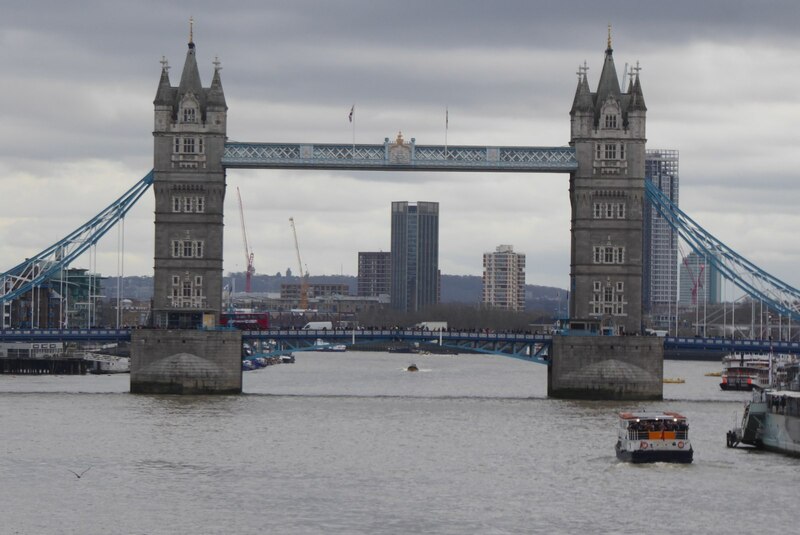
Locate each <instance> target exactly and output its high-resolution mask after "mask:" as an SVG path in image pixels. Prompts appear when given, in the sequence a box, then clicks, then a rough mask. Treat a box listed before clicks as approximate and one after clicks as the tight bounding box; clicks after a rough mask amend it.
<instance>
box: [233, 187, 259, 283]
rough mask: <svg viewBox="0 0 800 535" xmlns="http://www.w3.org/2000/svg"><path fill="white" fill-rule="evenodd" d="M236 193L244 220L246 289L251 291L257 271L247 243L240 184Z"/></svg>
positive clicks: (240, 213) (243, 238)
mask: <svg viewBox="0 0 800 535" xmlns="http://www.w3.org/2000/svg"><path fill="white" fill-rule="evenodd" d="M236 195H237V196H238V197H239V216H240V218H241V220H242V241H243V242H244V261H245V265H246V266H247V271H245V280H244V291H245V292H246V293H250V291H251V290H252V286H251V285H252V278H253V273H255V272H256V267H255V266H254V265H253V257H254V255H253V251H251V250H250V247H248V245H247V230H246V229H245V226H244V208H243V207H242V194H241V192H240V191H239V186H236Z"/></svg>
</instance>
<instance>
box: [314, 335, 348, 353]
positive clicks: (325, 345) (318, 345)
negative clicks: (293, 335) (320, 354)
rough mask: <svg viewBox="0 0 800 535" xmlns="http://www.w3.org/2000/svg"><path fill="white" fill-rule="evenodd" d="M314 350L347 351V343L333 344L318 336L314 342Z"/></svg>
mask: <svg viewBox="0 0 800 535" xmlns="http://www.w3.org/2000/svg"><path fill="white" fill-rule="evenodd" d="M314 351H335V352H337V353H338V352H342V351H347V346H346V345H345V344H331V343H329V342H326V341H325V340H323V339H322V338H317V340H316V341H315V342H314Z"/></svg>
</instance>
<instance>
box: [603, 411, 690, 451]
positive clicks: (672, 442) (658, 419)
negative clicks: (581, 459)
mask: <svg viewBox="0 0 800 535" xmlns="http://www.w3.org/2000/svg"><path fill="white" fill-rule="evenodd" d="M614 449H615V450H616V452H617V459H619V460H621V461H626V462H631V463H691V462H692V458H693V455H694V450H693V449H692V443H691V442H689V424H688V422H687V421H686V417H685V416H683V415H681V414H678V413H677V412H668V411H665V412H648V411H642V412H621V413H619V423H618V425H617V444H616V445H615V447H614Z"/></svg>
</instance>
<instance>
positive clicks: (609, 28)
mask: <svg viewBox="0 0 800 535" xmlns="http://www.w3.org/2000/svg"><path fill="white" fill-rule="evenodd" d="M608 49H609V50H611V23H610V22H609V23H608Z"/></svg>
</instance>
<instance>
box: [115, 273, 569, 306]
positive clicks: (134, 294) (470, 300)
mask: <svg viewBox="0 0 800 535" xmlns="http://www.w3.org/2000/svg"><path fill="white" fill-rule="evenodd" d="M310 280H311V283H312V284H314V283H316V284H347V285H348V287H349V288H350V294H351V295H355V294H356V291H357V285H358V281H357V278H356V277H353V276H349V275H321V276H316V277H311V278H310ZM299 282H300V281H299V278H298V277H286V276H283V275H279V274H276V275H256V276H254V277H253V280H252V290H253V291H254V292H259V293H261V292H279V291H280V289H281V284H291V283H294V284H298V283H299ZM224 284H226V285H228V284H232V285H233V287H234V290H235V291H237V292H241V291H243V290H244V284H245V278H244V273H230V274H228V275H226V276H225V280H224ZM482 284H483V283H482V280H481V277H478V276H476V275H442V303H463V304H468V305H471V304H478V303H480V302H481V291H482ZM116 293H117V279H116V277H110V278H108V279H106V280H105V281H103V294H104V295H106V296H108V297H111V296H114V295H116ZM122 295H123V297H126V298H129V299H137V300H146V299H150V298H152V296H153V278H152V277H124V279H123V287H122ZM566 303H567V292H566V290H563V289H561V288H553V287H550V286H535V285H532V284H528V285H526V286H525V308H526V309H527V310H542V311H546V312H550V313H554V314H556V313H558V311H559V310H561V311H562V312H563V313H566V310H567V306H566ZM559 307H560V308H559Z"/></svg>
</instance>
